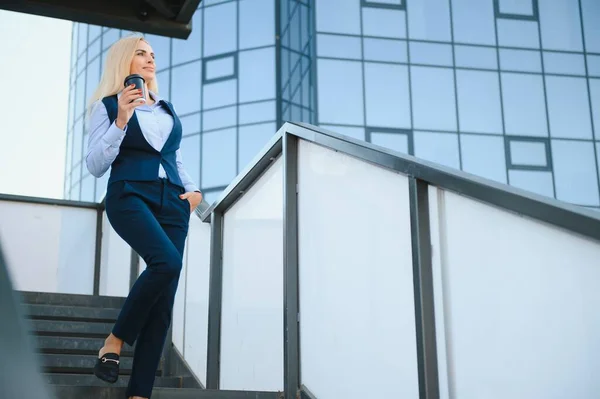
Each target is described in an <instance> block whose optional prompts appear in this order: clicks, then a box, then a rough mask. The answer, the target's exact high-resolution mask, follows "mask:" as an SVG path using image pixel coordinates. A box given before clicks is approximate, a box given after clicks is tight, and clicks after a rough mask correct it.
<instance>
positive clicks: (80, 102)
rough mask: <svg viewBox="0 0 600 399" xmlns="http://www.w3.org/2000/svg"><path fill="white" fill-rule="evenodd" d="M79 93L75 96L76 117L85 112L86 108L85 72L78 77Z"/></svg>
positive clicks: (77, 88)
mask: <svg viewBox="0 0 600 399" xmlns="http://www.w3.org/2000/svg"><path fill="white" fill-rule="evenodd" d="M76 84H77V87H76V90H77V92H76V93H77V95H76V97H75V118H76V119H77V118H79V117H80V116H81V114H83V110H84V108H85V102H86V100H85V72H84V73H82V74H81V75H79V76H78V77H77V83H76Z"/></svg>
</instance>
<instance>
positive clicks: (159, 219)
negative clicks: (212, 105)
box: [106, 179, 190, 398]
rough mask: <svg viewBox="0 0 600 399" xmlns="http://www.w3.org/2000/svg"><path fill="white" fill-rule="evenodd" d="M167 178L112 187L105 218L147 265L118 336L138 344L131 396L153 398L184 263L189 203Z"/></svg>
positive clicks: (129, 300)
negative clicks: (180, 196) (106, 217)
mask: <svg viewBox="0 0 600 399" xmlns="http://www.w3.org/2000/svg"><path fill="white" fill-rule="evenodd" d="M183 192H184V189H183V188H181V187H179V186H176V185H174V184H171V183H170V182H169V181H168V180H166V179H157V180H156V181H148V182H146V181H143V182H142V181H117V182H114V183H111V184H110V185H109V186H108V189H107V194H106V214H107V216H108V220H109V221H110V224H111V225H112V227H113V228H114V230H115V231H116V232H117V234H118V235H119V236H121V238H123V240H125V242H127V243H128V244H129V245H130V246H131V248H133V250H135V251H136V252H137V253H138V254H139V255H140V256H141V257H142V258H143V259H144V261H145V262H146V265H147V267H146V270H144V271H143V272H142V274H141V275H140V276H139V277H138V279H137V281H136V282H135V284H134V285H133V287H132V288H131V291H130V293H129V295H128V297H127V299H126V301H125V304H124V305H123V308H122V309H121V312H120V314H119V317H118V319H117V322H116V323H115V325H114V328H113V330H112V332H113V334H114V335H115V336H116V337H117V338H120V339H122V340H123V341H124V342H126V343H127V344H129V345H131V346H133V345H134V343H135V350H134V359H133V370H132V375H131V379H130V382H129V386H128V388H127V397H130V396H141V397H145V398H150V397H151V395H152V387H153V386H154V380H155V375H156V370H157V369H158V364H159V362H160V357H161V353H162V350H163V347H164V345H165V339H166V336H167V332H168V329H169V326H170V324H171V320H172V314H173V302H174V300H175V293H176V291H177V285H178V283H179V275H180V273H181V268H182V263H183V261H182V260H183V251H184V248H185V241H186V238H187V233H188V227H189V220H190V203H189V202H188V201H187V200H182V199H181V198H179V195H180V194H182V193H183Z"/></svg>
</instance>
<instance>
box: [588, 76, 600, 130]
mask: <svg viewBox="0 0 600 399" xmlns="http://www.w3.org/2000/svg"><path fill="white" fill-rule="evenodd" d="M590 95H591V97H592V110H593V112H594V129H595V132H596V140H600V79H590Z"/></svg>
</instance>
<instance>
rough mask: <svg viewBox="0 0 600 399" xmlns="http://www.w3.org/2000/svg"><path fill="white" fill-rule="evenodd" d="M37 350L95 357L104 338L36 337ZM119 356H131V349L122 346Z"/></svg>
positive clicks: (127, 346)
mask: <svg viewBox="0 0 600 399" xmlns="http://www.w3.org/2000/svg"><path fill="white" fill-rule="evenodd" d="M36 339H37V350H38V351H39V352H41V353H55V354H71V355H96V354H98V351H99V350H100V348H102V346H103V345H104V338H79V337H71V338H66V337H46V336H38V337H36ZM121 356H133V348H131V347H130V346H129V345H124V346H123V349H122V350H121Z"/></svg>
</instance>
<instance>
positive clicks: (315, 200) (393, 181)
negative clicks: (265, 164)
mask: <svg viewBox="0 0 600 399" xmlns="http://www.w3.org/2000/svg"><path fill="white" fill-rule="evenodd" d="M298 158H299V159H298V162H299V165H298V179H299V190H298V191H299V194H298V214H299V231H298V241H299V267H300V272H299V278H300V309H302V310H301V320H300V329H301V332H300V341H301V342H302V345H301V358H302V366H301V367H302V370H301V372H302V383H303V384H304V385H306V386H307V387H310V390H311V391H312V392H313V393H314V394H315V396H316V397H317V398H319V399H337V398H344V399H354V398H357V399H358V398H361V399H362V398H418V397H419V393H418V381H417V355H416V346H415V342H416V341H415V340H416V338H415V320H414V300H413V285H412V284H413V283H412V255H411V245H410V242H411V238H410V216H409V199H408V181H407V178H406V177H404V176H402V175H399V174H397V173H394V172H391V171H388V170H385V169H382V168H379V167H376V166H373V165H370V164H368V163H366V162H362V161H359V160H356V159H354V158H352V157H349V156H347V155H344V154H341V153H337V152H335V151H331V150H328V149H325V148H323V147H319V146H316V145H314V144H310V143H308V142H305V141H300V146H299V153H298ZM357 204H359V206H360V209H363V210H368V214H369V216H368V217H356V215H357ZM400 243H401V244H400ZM351 381H353V383H351Z"/></svg>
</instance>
